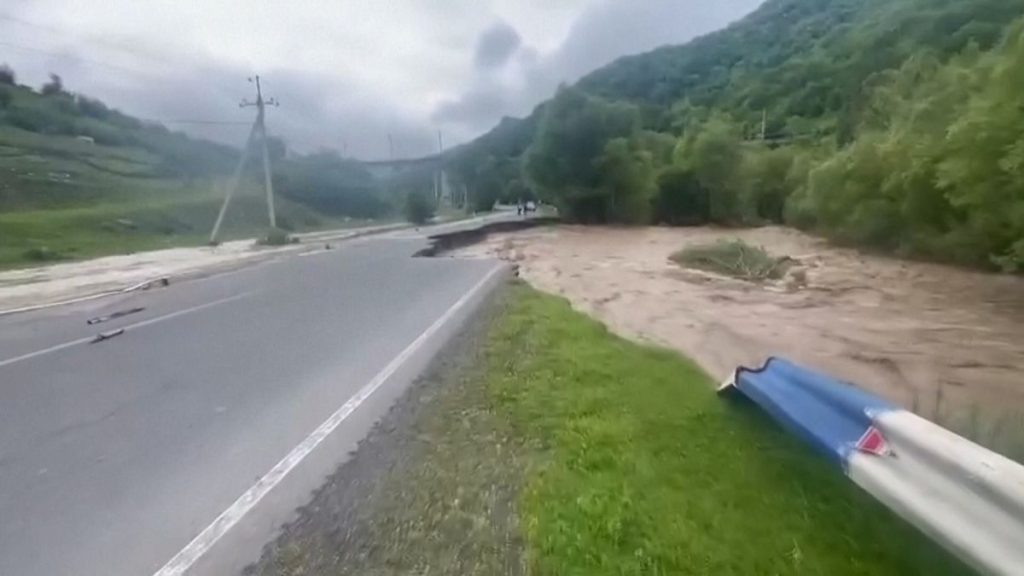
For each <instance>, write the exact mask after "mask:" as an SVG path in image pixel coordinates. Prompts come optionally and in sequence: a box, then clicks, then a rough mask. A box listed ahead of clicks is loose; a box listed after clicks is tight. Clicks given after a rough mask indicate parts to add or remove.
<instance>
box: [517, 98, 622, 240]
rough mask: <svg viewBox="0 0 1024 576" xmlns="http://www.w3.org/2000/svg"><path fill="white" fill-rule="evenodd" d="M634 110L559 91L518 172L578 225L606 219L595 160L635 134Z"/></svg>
mask: <svg viewBox="0 0 1024 576" xmlns="http://www.w3.org/2000/svg"><path fill="white" fill-rule="evenodd" d="M639 121H640V116H639V111H638V110H637V109H636V107H634V106H630V105H628V104H621V103H611V102H606V101H604V100H601V99H597V98H592V97H590V96H587V95H586V94H584V93H583V92H582V91H580V90H577V89H575V88H566V87H564V86H563V87H561V88H559V90H558V93H557V94H556V95H555V98H554V99H553V100H551V102H549V103H548V104H547V105H546V106H545V111H544V115H543V117H542V119H541V121H540V125H539V127H538V130H537V134H536V136H535V138H534V142H533V144H532V145H531V146H530V148H529V150H527V153H526V160H525V163H524V165H523V170H524V172H525V174H526V176H527V179H528V181H529V182H530V185H531V186H532V187H533V188H534V189H536V190H537V191H538V192H539V194H540V197H541V199H542V200H545V201H548V202H552V203H554V204H555V205H557V206H558V208H559V211H560V212H561V214H562V215H563V217H565V218H567V219H569V220H576V221H580V222H607V221H609V220H611V219H612V218H611V215H610V214H609V208H610V206H611V203H610V201H611V200H612V195H613V189H612V188H610V187H607V186H603V185H602V184H603V178H602V172H601V169H600V168H599V167H598V160H599V158H600V157H601V156H602V155H604V153H605V148H606V146H607V145H608V143H609V142H610V141H611V140H613V139H615V138H622V137H628V136H630V135H632V134H634V133H635V132H636V131H637V130H638V129H639Z"/></svg>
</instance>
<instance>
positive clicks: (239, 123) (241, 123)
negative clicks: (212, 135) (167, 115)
mask: <svg viewBox="0 0 1024 576" xmlns="http://www.w3.org/2000/svg"><path fill="white" fill-rule="evenodd" d="M139 120H142V121H144V122H158V123H160V124H190V125H197V126H248V125H250V124H252V123H251V122H249V121H248V120H160V119H158V118H139Z"/></svg>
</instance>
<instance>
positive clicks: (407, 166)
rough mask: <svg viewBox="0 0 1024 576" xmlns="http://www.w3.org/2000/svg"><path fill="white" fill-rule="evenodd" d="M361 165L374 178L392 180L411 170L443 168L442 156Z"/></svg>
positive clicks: (370, 161) (375, 161) (372, 162)
mask: <svg viewBox="0 0 1024 576" xmlns="http://www.w3.org/2000/svg"><path fill="white" fill-rule="evenodd" d="M360 164H362V165H363V166H364V167H366V169H367V170H369V171H370V174H373V177H374V178H379V179H385V178H391V177H393V176H396V175H398V174H401V173H403V172H408V171H410V170H429V169H432V168H437V167H440V166H441V156H440V154H434V155H432V156H424V157H422V158H401V159H396V160H361V161H360Z"/></svg>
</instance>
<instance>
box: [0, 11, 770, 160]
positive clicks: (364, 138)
mask: <svg viewBox="0 0 1024 576" xmlns="http://www.w3.org/2000/svg"><path fill="white" fill-rule="evenodd" d="M760 2H761V0H371V1H366V0H362V1H358V0H334V1H327V0H320V1H317V0H288V1H283V0H279V1H272V0H256V1H255V2H254V1H252V0H249V1H247V2H245V1H241V0H238V1H236V0H203V1H201V2H191V1H184V2H183V1H181V0H143V1H140V0H102V1H101V0H4V2H3V4H2V6H0V62H7V63H9V64H10V65H11V66H12V67H13V68H14V69H15V71H16V72H17V74H18V80H19V82H20V83H24V84H30V85H33V86H39V85H40V84H41V83H43V82H44V81H45V80H46V78H47V74H48V73H50V72H55V73H58V74H60V75H61V76H62V77H63V79H64V84H65V86H66V87H67V88H68V89H69V90H72V91H75V92H81V93H84V94H88V95H91V96H96V97H99V98H101V99H103V100H104V101H106V102H107V103H109V104H111V105H114V106H116V107H118V108H121V109H123V110H124V111H126V112H129V113H131V114H133V115H136V116H140V117H145V118H151V119H156V120H161V121H165V122H167V123H168V125H170V126H172V127H175V128H181V129H184V130H186V131H189V132H191V133H193V134H197V135H201V136H205V137H209V138H214V139H217V140H221V141H224V142H229V143H236V144H237V143H240V142H241V141H242V140H243V139H244V138H245V134H246V130H247V127H246V126H245V125H244V124H243V123H244V122H245V121H247V120H249V119H251V117H252V114H253V112H252V110H251V109H247V110H242V109H240V108H239V107H238V101H239V100H241V99H242V98H244V97H249V98H250V99H251V98H252V97H253V94H254V89H253V87H252V86H251V85H250V84H249V83H248V82H247V81H246V78H247V77H249V76H251V75H253V74H256V73H258V74H260V75H261V77H262V78H263V84H264V88H265V93H266V94H267V95H269V96H274V97H276V98H277V99H278V100H279V101H280V102H281V106H280V107H279V108H277V109H274V110H272V111H271V112H269V113H268V126H269V128H270V130H271V131H272V132H275V133H278V134H280V135H283V136H284V137H285V138H286V139H287V140H288V141H289V143H290V144H291V145H292V146H293V147H294V148H296V149H299V150H312V149H315V148H318V147H331V148H335V149H338V150H342V149H345V150H347V153H348V154H349V155H350V156H355V157H359V158H365V159H370V158H386V157H387V156H388V144H387V135H388V134H392V135H393V138H394V142H395V148H396V151H395V152H396V155H397V156H399V157H408V156H419V155H423V154H427V153H430V152H432V151H434V150H436V147H437V131H438V130H440V131H442V133H443V134H444V139H445V144H446V145H449V144H456V143H459V142H464V141H467V140H469V139H472V138H473V137H475V136H477V135H479V134H481V133H483V132H485V131H486V130H488V129H489V128H490V127H491V126H493V125H494V124H495V123H496V122H497V121H498V120H499V119H500V118H501V117H502V116H506V115H508V116H521V115H524V114H527V113H529V111H530V110H531V109H532V108H533V107H534V106H535V105H536V104H537V103H539V102H540V101H542V100H543V99H545V98H547V97H549V96H550V95H551V94H552V93H553V92H554V89H555V87H556V86H557V85H558V84H559V83H560V82H566V81H567V82H571V81H573V80H576V79H577V78H579V77H580V76H582V75H583V74H585V73H587V72H589V71H590V70H592V69H594V68H596V67H599V66H601V65H603V64H605V63H607V62H610V61H612V60H614V59H615V58H616V57H618V56H622V55H625V54H634V53H638V52H644V51H647V50H650V49H652V48H654V47H657V46H660V45H663V44H672V43H681V42H685V41H686V40H688V39H690V38H692V37H694V36H696V35H700V34H703V33H706V32H709V31H711V30H714V29H717V28H720V27H722V26H724V25H726V24H728V23H729V22H731V21H733V20H735V19H737V18H739V17H741V16H743V15H744V14H746V13H748V12H749V11H751V10H752V9H754V8H755V7H756V6H757V5H758V4H759V3H760ZM193 121H215V122H224V123H223V124H192V123H184V122H193ZM174 122H183V123H180V124H175V123H174ZM230 122H239V123H238V124H231V123H230Z"/></svg>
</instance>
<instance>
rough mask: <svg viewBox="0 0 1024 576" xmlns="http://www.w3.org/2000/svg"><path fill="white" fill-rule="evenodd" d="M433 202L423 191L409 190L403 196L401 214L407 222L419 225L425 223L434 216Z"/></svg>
mask: <svg viewBox="0 0 1024 576" xmlns="http://www.w3.org/2000/svg"><path fill="white" fill-rule="evenodd" d="M435 208H436V207H435V204H434V201H433V199H432V198H428V197H427V194H425V193H423V192H409V193H408V194H406V196H405V206H404V207H403V210H402V212H403V214H404V215H405V219H406V220H408V221H409V222H411V223H413V224H416V225H419V224H426V223H427V222H428V221H429V220H430V219H431V218H433V217H434V210H435Z"/></svg>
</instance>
